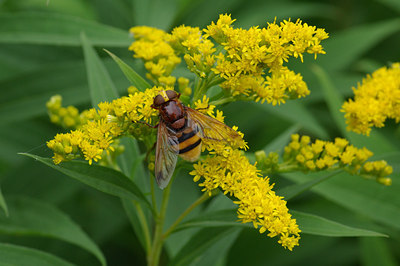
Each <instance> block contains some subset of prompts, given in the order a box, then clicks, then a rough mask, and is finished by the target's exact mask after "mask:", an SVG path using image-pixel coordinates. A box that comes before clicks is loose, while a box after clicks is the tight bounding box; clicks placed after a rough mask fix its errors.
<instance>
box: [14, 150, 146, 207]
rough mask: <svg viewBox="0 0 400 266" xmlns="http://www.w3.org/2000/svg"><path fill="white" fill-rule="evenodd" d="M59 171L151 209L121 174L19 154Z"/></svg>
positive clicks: (144, 198) (79, 162)
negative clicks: (57, 163)
mask: <svg viewBox="0 0 400 266" xmlns="http://www.w3.org/2000/svg"><path fill="white" fill-rule="evenodd" d="M21 154H22V155H25V156H28V157H31V158H33V159H35V160H38V161H39V162H41V163H44V164H45V165H47V166H50V167H52V168H54V169H56V170H57V171H60V172H62V173H64V174H66V175H68V176H70V177H72V178H74V179H77V180H78V181H80V182H82V183H84V184H86V185H89V186H91V187H93V188H95V189H97V190H100V191H102V192H104V193H107V194H110V195H113V196H117V197H121V198H127V199H132V200H136V201H140V202H142V203H144V204H145V205H147V206H148V207H149V208H150V209H152V207H151V205H150V203H149V201H148V200H147V199H146V197H145V196H144V194H143V193H142V191H141V190H140V189H139V188H138V187H137V186H136V185H135V184H134V183H133V182H132V181H130V180H129V178H128V177H127V176H125V175H124V174H122V173H121V172H118V171H115V170H113V169H111V168H108V167H103V166H99V165H88V164H87V163H85V162H81V161H70V162H63V163H61V164H59V165H55V164H54V163H53V161H52V160H51V159H49V158H43V157H40V156H37V155H33V154H29V153H21Z"/></svg>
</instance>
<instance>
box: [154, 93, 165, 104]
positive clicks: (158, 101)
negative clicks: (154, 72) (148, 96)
mask: <svg viewBox="0 0 400 266" xmlns="http://www.w3.org/2000/svg"><path fill="white" fill-rule="evenodd" d="M163 103H165V100H164V98H163V97H162V96H161V95H160V94H159V95H157V96H156V97H154V100H153V105H154V106H160V105H161V104H163Z"/></svg>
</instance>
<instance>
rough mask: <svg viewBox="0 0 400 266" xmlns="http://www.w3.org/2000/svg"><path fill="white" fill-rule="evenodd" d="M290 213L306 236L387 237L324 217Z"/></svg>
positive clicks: (296, 212)
mask: <svg viewBox="0 0 400 266" xmlns="http://www.w3.org/2000/svg"><path fill="white" fill-rule="evenodd" d="M290 213H291V214H292V215H293V217H294V218H295V219H296V221H297V224H298V225H299V228H300V229H301V231H302V233H304V234H311V235H319V236H332V237H342V236H375V237H387V235H385V234H382V233H378V232H374V231H370V230H365V229H360V228H354V227H350V226H347V225H344V224H341V223H337V222H334V221H331V220H328V219H325V218H323V217H320V216H317V215H313V214H309V213H304V212H299V211H293V210H291V211H290Z"/></svg>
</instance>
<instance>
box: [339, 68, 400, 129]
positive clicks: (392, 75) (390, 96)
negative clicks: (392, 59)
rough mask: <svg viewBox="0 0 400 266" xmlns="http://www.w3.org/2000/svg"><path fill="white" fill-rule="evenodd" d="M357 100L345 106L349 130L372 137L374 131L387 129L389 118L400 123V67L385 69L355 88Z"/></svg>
mask: <svg viewBox="0 0 400 266" xmlns="http://www.w3.org/2000/svg"><path fill="white" fill-rule="evenodd" d="M353 92H354V100H352V99H349V100H348V101H347V102H345V103H344V104H343V106H342V110H341V111H342V112H345V115H344V116H345V118H346V123H347V129H348V130H352V131H354V132H356V133H362V134H365V135H369V133H370V131H371V127H373V126H375V127H383V126H384V122H385V120H386V119H387V118H392V119H395V120H396V122H397V123H398V122H399V121H400V63H394V64H393V65H392V66H391V67H390V68H387V67H382V68H380V69H378V70H376V71H375V72H374V73H372V75H368V76H367V77H366V78H364V79H363V81H362V83H361V84H358V85H357V88H353Z"/></svg>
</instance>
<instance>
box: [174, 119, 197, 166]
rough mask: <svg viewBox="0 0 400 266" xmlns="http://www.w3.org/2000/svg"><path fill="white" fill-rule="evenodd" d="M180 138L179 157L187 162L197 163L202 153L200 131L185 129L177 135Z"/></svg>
mask: <svg viewBox="0 0 400 266" xmlns="http://www.w3.org/2000/svg"><path fill="white" fill-rule="evenodd" d="M176 136H177V137H178V143H179V144H178V145H179V149H178V150H179V156H181V157H182V159H184V160H186V161H191V162H193V161H196V160H197V159H198V158H199V156H200V153H201V138H200V133H199V131H198V130H195V129H193V128H191V127H187V128H185V129H184V130H183V131H181V132H179V133H177V134H176Z"/></svg>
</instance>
